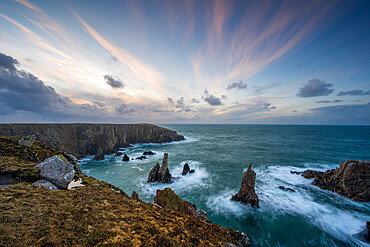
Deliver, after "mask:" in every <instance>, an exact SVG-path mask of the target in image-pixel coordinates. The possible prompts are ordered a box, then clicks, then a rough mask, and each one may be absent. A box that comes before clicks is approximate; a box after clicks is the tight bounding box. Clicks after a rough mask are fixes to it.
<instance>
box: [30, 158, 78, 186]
mask: <svg viewBox="0 0 370 247" xmlns="http://www.w3.org/2000/svg"><path fill="white" fill-rule="evenodd" d="M36 167H37V168H39V169H40V177H41V178H42V179H44V180H47V181H49V182H51V183H52V184H54V185H56V186H57V187H58V188H59V189H67V188H68V184H69V183H70V182H71V181H72V179H73V177H74V175H75V170H74V167H73V165H72V164H71V163H69V162H68V161H67V159H66V158H65V157H64V156H63V155H61V154H58V155H55V156H53V157H50V158H47V159H46V160H44V161H43V162H41V163H40V164H38V165H37V166H36Z"/></svg>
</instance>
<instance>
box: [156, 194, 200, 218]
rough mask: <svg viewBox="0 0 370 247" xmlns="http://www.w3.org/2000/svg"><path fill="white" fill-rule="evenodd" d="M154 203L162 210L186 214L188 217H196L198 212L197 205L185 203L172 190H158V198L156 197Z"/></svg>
mask: <svg viewBox="0 0 370 247" xmlns="http://www.w3.org/2000/svg"><path fill="white" fill-rule="evenodd" d="M154 203H155V204H157V205H159V206H161V207H162V208H166V209H170V210H173V211H178V212H182V213H186V214H188V215H194V214H195V212H196V211H197V207H196V206H195V204H192V203H190V202H188V201H184V200H183V199H181V198H180V197H179V196H178V195H177V194H176V193H175V192H173V190H172V189H171V188H165V189H164V190H157V191H156V196H155V197H154Z"/></svg>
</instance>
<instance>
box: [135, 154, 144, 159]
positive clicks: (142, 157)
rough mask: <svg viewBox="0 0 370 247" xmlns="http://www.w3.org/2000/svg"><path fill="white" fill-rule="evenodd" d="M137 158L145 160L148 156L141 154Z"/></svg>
mask: <svg viewBox="0 0 370 247" xmlns="http://www.w3.org/2000/svg"><path fill="white" fill-rule="evenodd" d="M136 159H137V160H145V159H146V157H145V156H144V155H142V156H140V157H136Z"/></svg>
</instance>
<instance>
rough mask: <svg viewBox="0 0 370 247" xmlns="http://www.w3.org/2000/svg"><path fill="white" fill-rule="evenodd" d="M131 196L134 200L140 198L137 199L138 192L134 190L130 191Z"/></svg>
mask: <svg viewBox="0 0 370 247" xmlns="http://www.w3.org/2000/svg"><path fill="white" fill-rule="evenodd" d="M131 198H132V199H135V200H140V199H139V194H138V193H137V192H136V191H132V195H131Z"/></svg>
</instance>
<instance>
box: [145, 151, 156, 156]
mask: <svg viewBox="0 0 370 247" xmlns="http://www.w3.org/2000/svg"><path fill="white" fill-rule="evenodd" d="M143 155H155V153H154V152H152V151H148V152H144V153H143Z"/></svg>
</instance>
